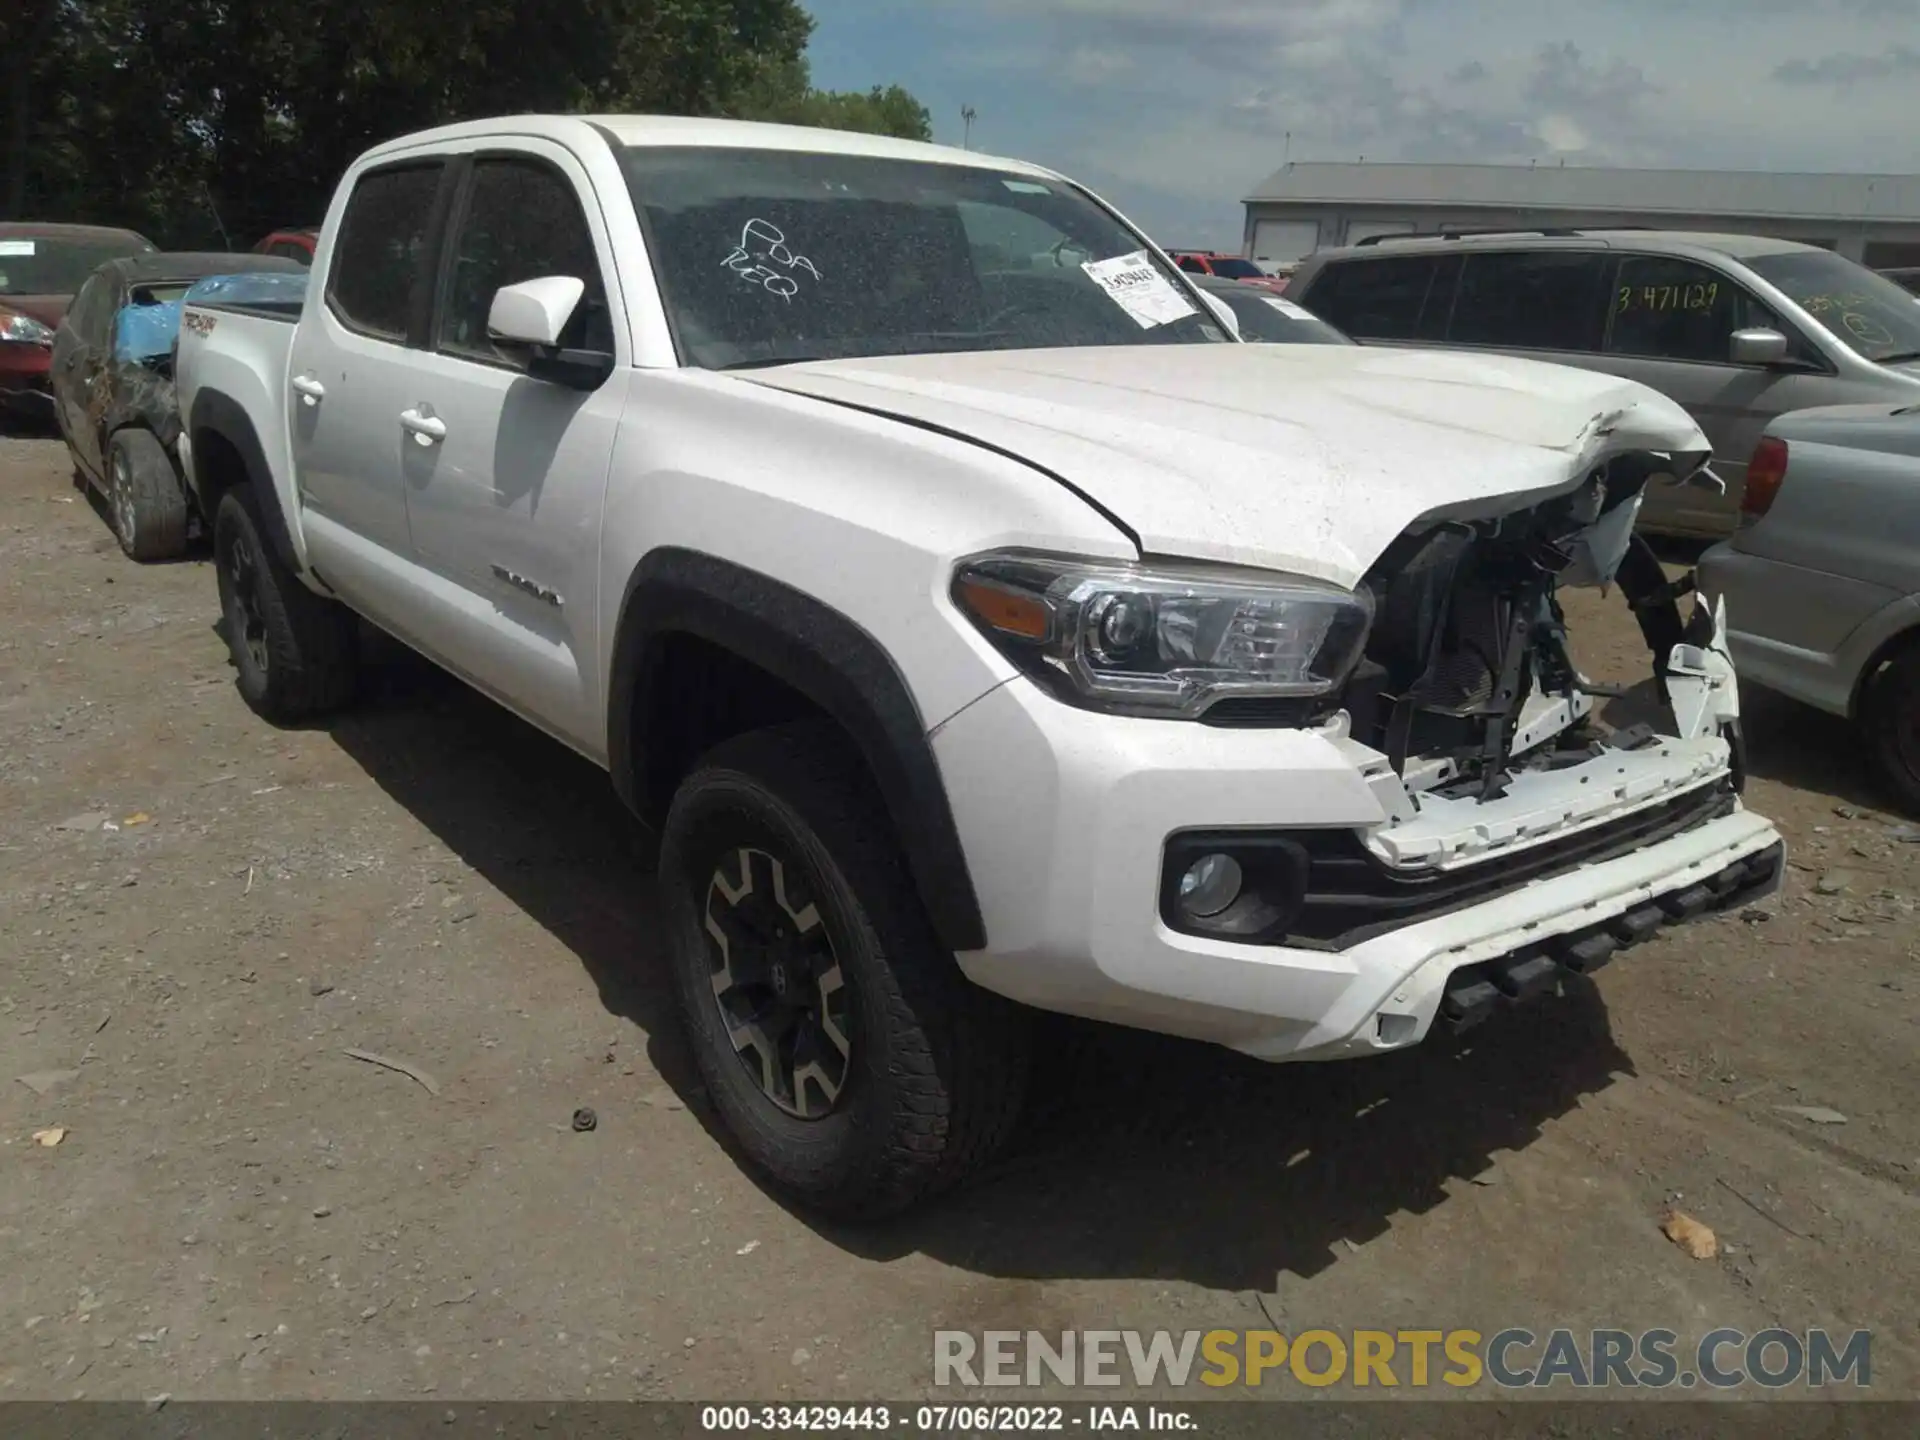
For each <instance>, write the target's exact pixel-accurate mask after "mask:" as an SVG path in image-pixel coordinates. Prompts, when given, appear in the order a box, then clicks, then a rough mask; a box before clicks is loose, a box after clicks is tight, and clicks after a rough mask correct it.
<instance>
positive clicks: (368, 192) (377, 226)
mask: <svg viewBox="0 0 1920 1440" xmlns="http://www.w3.org/2000/svg"><path fill="white" fill-rule="evenodd" d="M447 175H448V162H447V161H446V160H445V159H444V158H438V159H423V160H412V159H409V160H404V161H399V162H393V163H387V164H382V165H379V166H377V167H375V168H371V169H368V170H366V171H364V172H363V173H361V174H360V175H359V176H358V177H357V178H356V179H355V180H354V181H353V188H352V190H351V192H350V193H349V196H348V199H347V203H346V208H345V210H344V212H343V213H342V216H341V220H340V224H339V227H338V230H337V233H336V234H335V236H334V241H333V249H332V254H331V258H330V260H329V263H328V266H327V271H326V277H325V292H324V303H323V304H320V305H309V306H308V307H307V309H306V312H305V314H304V315H303V316H302V318H301V321H300V325H299V328H298V330H297V331H296V333H295V335H294V340H293V349H292V352H291V355H290V357H289V363H288V384H289V389H288V393H287V395H286V397H285V402H284V403H285V404H286V407H287V411H286V413H287V416H288V428H289V429H290V431H291V433H292V444H293V461H294V474H295V479H296V481H297V483H298V486H299V491H300V506H301V510H302V514H303V525H304V528H305V530H306V533H307V541H308V545H309V548H310V549H311V550H313V551H314V552H315V553H314V563H315V565H316V567H317V568H318V569H319V570H320V571H321V573H323V574H325V575H326V576H327V579H328V583H329V584H331V585H333V586H334V588H336V589H339V590H341V591H342V592H343V593H344V594H346V595H347V596H348V598H350V599H360V600H362V602H363V603H365V602H369V601H371V602H372V603H370V604H368V608H369V609H371V610H373V612H374V613H376V614H377V613H380V612H381V611H382V610H383V609H384V607H383V606H382V605H380V604H379V603H378V599H377V595H376V593H375V592H376V591H377V589H378V588H379V586H380V584H381V583H382V581H381V577H382V576H383V575H390V574H391V573H392V571H393V566H392V563H391V561H392V557H404V556H408V555H410V554H411V552H412V549H413V542H412V536H411V533H410V532H409V529H408V525H407V498H406V482H405V474H406V471H407V467H408V466H409V465H410V464H414V463H416V462H415V461H414V459H413V454H412V452H413V451H414V450H415V449H417V447H416V446H415V445H414V444H413V437H412V435H411V434H409V432H408V431H407V430H406V429H405V428H404V427H403V426H402V425H401V423H400V412H401V411H402V410H404V409H405V408H406V403H405V401H404V400H402V399H401V398H400V397H401V396H404V395H406V394H408V393H409V392H410V391H411V390H412V389H413V388H414V380H413V377H414V373H415V371H416V369H417V367H418V365H419V363H420V358H421V352H420V349H419V348H418V346H419V344H420V343H421V342H423V341H424V338H425V334H426V326H427V317H428V314H429V310H430V308H431V302H432V278H433V271H434V264H433V260H434V254H435V238H436V234H437V226H438V225H439V223H440V220H441V216H442V211H443V207H444V204H445V202H446V197H445V196H444V195H443V193H442V191H443V186H444V184H445V182H446V179H447Z"/></svg>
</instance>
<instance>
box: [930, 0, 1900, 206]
mask: <svg viewBox="0 0 1920 1440" xmlns="http://www.w3.org/2000/svg"><path fill="white" fill-rule="evenodd" d="M920 3H922V4H927V3H930V0H920ZM968 13H969V14H971V15H972V16H973V17H975V19H976V20H977V21H978V23H979V25H980V27H981V33H982V35H983V38H984V37H988V36H991V37H996V38H997V37H1004V36H1011V35H1017V36H1018V37H1019V40H1020V47H1019V48H1020V58H1019V60H1018V61H1017V62H1015V63H1016V64H1017V66H1018V67H1019V71H1020V73H1021V74H1023V75H1024V76H1025V77H1026V78H1025V79H1024V81H1022V82H1021V83H1022V84H1023V85H1026V86H1030V87H1032V88H1033V89H1035V90H1037V91H1040V92H1041V93H1046V92H1047V91H1049V90H1051V89H1054V88H1057V89H1058V91H1059V96H1058V99H1057V100H1050V101H1048V102H1047V103H1046V105H1045V108H1044V114H1040V113H1036V114H1035V115H1034V116H1033V117H1032V121H1033V122H1038V123H1032V122H1030V123H1029V125H1028V126H1027V127H1026V129H1024V130H1023V133H1022V134H1021V135H1020V136H1019V137H1017V138H1016V139H1014V140H1013V141H1012V142H1011V143H1010V144H1009V148H1011V149H1014V150H1016V151H1018V152H1020V153H1029V154H1043V155H1044V157H1045V158H1046V159H1047V160H1048V161H1049V162H1050V163H1053V164H1056V165H1059V166H1060V167H1061V168H1063V169H1066V170H1068V171H1070V172H1077V173H1081V174H1084V175H1086V176H1087V178H1088V179H1089V180H1091V181H1093V182H1094V183H1096V184H1098V185H1099V186H1100V187H1101V188H1102V189H1103V190H1106V191H1108V192H1109V193H1110V194H1111V196H1112V198H1113V199H1114V200H1116V201H1117V202H1118V203H1120V204H1122V205H1124V206H1126V207H1128V208H1129V209H1131V210H1133V211H1136V212H1137V213H1138V216H1139V218H1140V219H1142V220H1143V221H1144V222H1145V223H1148V224H1149V225H1151V226H1154V227H1155V228H1159V229H1165V230H1168V231H1177V232H1178V233H1179V235H1180V236H1181V237H1182V238H1186V237H1192V238H1191V240H1190V243H1225V244H1231V243H1233V242H1234V240H1235V239H1236V237H1237V236H1238V234H1239V232H1240V210H1239V205H1238V202H1239V200H1240V198H1241V197H1242V196H1244V195H1245V194H1246V193H1247V192H1248V191H1249V190H1250V189H1251V188H1253V187H1254V186H1255V185H1257V184H1258V183H1259V182H1260V181H1261V180H1262V179H1264V178H1265V176H1266V175H1267V174H1268V173H1270V172H1271V171H1272V170H1274V169H1276V168H1277V167H1278V166H1279V165H1280V164H1281V163H1282V161H1283V159H1285V158H1287V157H1288V156H1289V155H1290V156H1291V158H1293V159H1296V160H1308V159H1324V160H1332V159H1338V160H1353V159H1355V158H1357V157H1359V156H1365V157H1366V158H1367V159H1368V160H1382V161H1385V160H1403V161H1414V162H1419V161H1432V162H1441V161H1484V162H1494V163H1518V164H1525V163H1527V162H1529V161H1534V160H1537V161H1540V162H1541V163H1548V162H1551V161H1554V160H1561V159H1565V160H1569V161H1572V162H1574V163H1580V164H1636V165H1661V166H1674V167H1699V168H1703V169H1722V168H1726V169H1731V168H1754V169H1776V170H1788V169H1809V170H1920V126H1915V125H1914V124H1913V123H1912V118H1911V109H1912V106H1911V99H1910V97H1911V94H1912V93H1913V91H1914V90H1915V88H1916V87H1915V84H1914V80H1915V77H1916V76H1920V0H1687V3H1684V4H1675V3H1673V0H1214V3H1196V0H974V3H973V5H972V6H970V7H969V10H968ZM995 50H996V53H997V54H1002V55H1004V54H1005V53H1006V52H1005V51H1004V50H1001V49H1000V48H999V47H998V46H996V47H995ZM1002 73H1003V74H1005V73H1006V72H1005V71H1002Z"/></svg>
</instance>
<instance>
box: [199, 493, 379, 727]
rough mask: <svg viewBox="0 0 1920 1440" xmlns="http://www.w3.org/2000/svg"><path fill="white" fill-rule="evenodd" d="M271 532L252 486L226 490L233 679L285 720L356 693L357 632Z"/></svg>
mask: <svg viewBox="0 0 1920 1440" xmlns="http://www.w3.org/2000/svg"><path fill="white" fill-rule="evenodd" d="M265 532H266V527H265V525H264V524H263V523H262V522H261V518H260V509H259V502H258V501H257V500H256V499H255V498H254V494H253V491H252V489H251V488H250V487H248V486H246V485H240V486H236V487H235V488H234V489H232V490H229V491H228V492H227V493H226V494H225V495H223V496H221V497H220V505H219V508H218V509H217V510H216V511H215V513H214V520H213V561H214V574H215V575H216V576H217V577H218V581H219V585H220V613H221V620H222V622H223V624H224V626H225V629H226V636H227V651H228V653H229V655H230V656H231V657H232V660H233V666H234V670H235V672H236V674H235V681H234V683H235V684H236V685H237V686H238V688H239V690H240V695H241V698H242V699H244V700H245V701H246V702H247V704H248V705H250V706H251V707H252V708H253V710H254V712H255V713H256V714H258V715H260V716H262V717H263V718H265V719H268V720H271V721H273V722H274V723H276V724H281V725H285V724H290V723H292V722H294V721H297V720H304V719H306V718H308V717H309V716H313V715H319V714H324V713H325V712H326V711H328V710H332V709H335V708H337V707H338V706H341V705H344V704H345V703H346V702H347V701H348V700H349V699H350V698H351V697H352V695H353V689H354V681H355V679H356V678H357V663H356V645H355V639H356V635H357V633H358V632H357V625H356V622H355V620H354V617H353V615H352V613H351V612H350V611H348V610H347V609H346V608H345V607H344V606H342V605H340V604H338V603H336V602H334V601H332V600H328V599H326V598H325V597H323V596H320V595H316V594H314V592H313V591H311V590H309V589H308V588H307V587H306V586H305V585H303V584H301V583H300V579H299V577H298V576H296V575H295V574H294V573H293V571H292V570H290V569H289V568H288V567H287V565H286V563H285V562H284V561H282V560H281V558H280V556H279V554H278V553H277V552H275V550H274V549H273V546H272V545H271V544H270V543H269V542H268V540H267V538H266V533H265Z"/></svg>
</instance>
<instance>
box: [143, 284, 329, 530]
mask: <svg viewBox="0 0 1920 1440" xmlns="http://www.w3.org/2000/svg"><path fill="white" fill-rule="evenodd" d="M226 278H227V279H228V280H229V281H232V282H239V281H253V280H259V279H267V278H271V279H275V280H282V281H284V280H296V281H298V282H300V293H299V294H298V295H295V294H293V293H290V292H291V289H292V287H282V288H281V289H280V290H279V292H278V293H275V291H274V287H260V286H254V285H252V284H248V285H245V286H242V285H240V284H238V283H235V284H232V285H231V287H230V288H225V289H222V290H221V291H219V292H218V293H214V294H211V295H209V294H205V293H202V292H201V287H199V286H196V287H195V288H194V290H193V291H189V292H188V294H187V296H186V297H185V300H184V301H183V304H182V311H181V317H180V340H179V348H178V350H177V351H176V353H175V357H174V388H175V393H176V394H177V396H178V398H179V405H180V424H181V442H182V443H181V445H180V465H181V471H182V473H183V474H184V476H185V478H186V482H187V485H188V487H189V488H190V489H191V490H192V491H193V494H194V498H195V500H196V501H197V502H199V503H200V507H201V510H202V513H206V512H207V510H208V508H209V507H208V506H207V504H206V500H207V491H206V489H205V488H204V487H203V485H202V483H201V482H202V477H201V474H200V458H199V457H198V456H197V455H196V454H195V452H194V443H193V435H194V428H195V425H196V422H201V421H204V420H205V419H206V416H205V414H203V413H202V410H203V407H202V406H201V405H200V403H199V402H200V396H201V394H202V392H203V391H210V392H214V394H215V395H216V396H217V403H218V404H219V405H221V406H222V407H223V408H224V407H230V406H235V405H237V406H238V407H239V408H240V409H241V410H242V412H243V413H244V414H245V415H246V416H247V418H248V420H249V421H251V422H252V426H253V428H254V431H255V435H254V438H255V439H256V440H257V441H258V442H259V446H260V458H261V459H262V460H264V462H265V464H266V468H267V470H268V471H269V472H270V475H271V478H272V481H273V485H274V489H275V490H276V491H277V492H278V493H279V495H280V497H281V499H282V501H283V502H285V501H287V500H289V499H291V496H292V479H293V470H292V448H291V433H290V431H289V429H288V425H289V411H290V409H291V407H292V405H293V404H294V403H295V402H296V401H297V399H298V397H296V396H294V395H293V394H292V393H291V391H290V388H289V386H288V383H287V381H288V364H289V360H290V357H291V355H292V351H293V339H294V334H295V327H296V322H297V321H298V320H299V318H300V315H301V312H302V310H303V308H304V294H305V281H306V277H305V276H304V275H300V276H284V275H280V276H272V277H267V276H230V277H226ZM212 398H213V397H210V399H212ZM208 519H209V520H211V519H212V516H211V515H210V514H209V515H208ZM294 545H295V548H296V550H299V549H301V546H300V542H299V538H298V536H297V535H296V536H295V538H294ZM303 559H304V556H303Z"/></svg>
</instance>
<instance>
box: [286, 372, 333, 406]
mask: <svg viewBox="0 0 1920 1440" xmlns="http://www.w3.org/2000/svg"><path fill="white" fill-rule="evenodd" d="M292 384H293V388H294V389H295V390H297V391H299V392H300V397H301V398H302V399H303V400H305V401H306V402H307V404H309V405H318V404H319V403H320V402H321V401H322V400H324V399H326V398H327V387H326V386H324V385H322V384H321V383H320V382H319V381H318V380H316V379H314V378H313V376H311V375H296V376H294V377H293V381H292Z"/></svg>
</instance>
